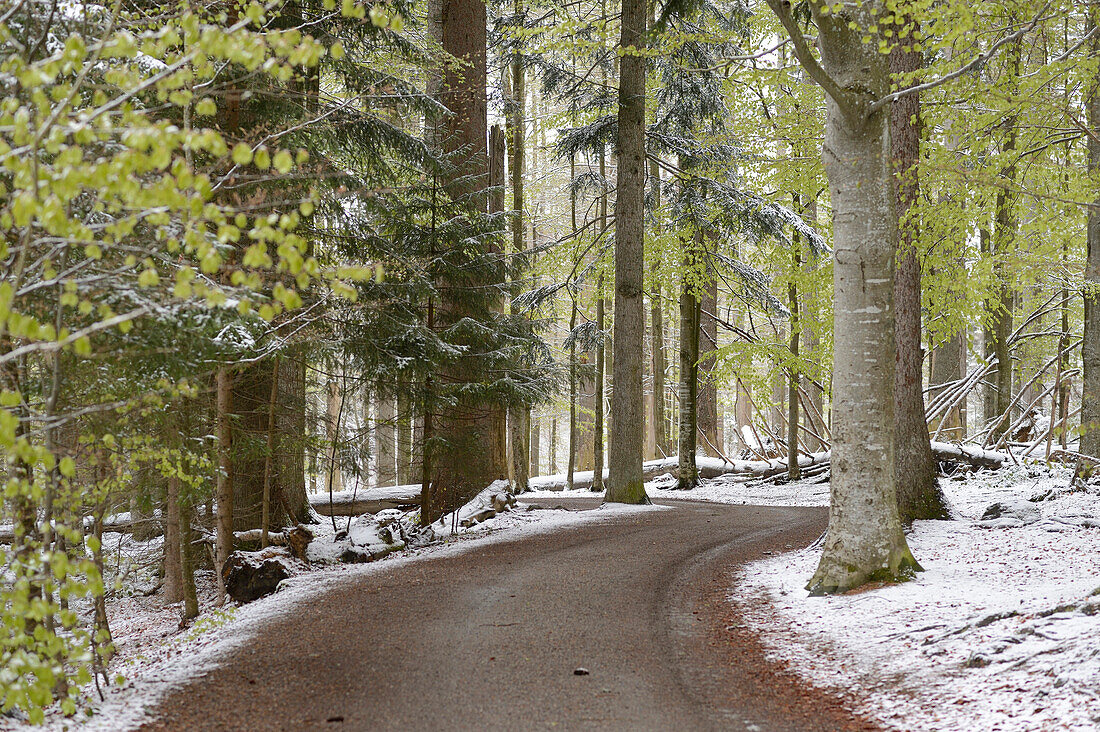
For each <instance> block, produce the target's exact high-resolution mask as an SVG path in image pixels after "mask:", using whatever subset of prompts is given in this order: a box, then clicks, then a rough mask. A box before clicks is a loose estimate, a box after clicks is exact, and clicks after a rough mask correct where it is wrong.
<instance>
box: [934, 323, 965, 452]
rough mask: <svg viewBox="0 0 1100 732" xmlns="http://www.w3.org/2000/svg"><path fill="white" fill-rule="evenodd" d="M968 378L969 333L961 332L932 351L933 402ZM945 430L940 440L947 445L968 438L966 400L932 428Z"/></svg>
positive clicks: (949, 411)
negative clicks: (964, 378)
mask: <svg viewBox="0 0 1100 732" xmlns="http://www.w3.org/2000/svg"><path fill="white" fill-rule="evenodd" d="M965 375H966V331H965V330H961V329H960V330H959V331H958V332H957V333H955V334H954V335H952V336H951V337H950V338H948V339H947V340H946V341H944V342H943V343H941V344H939V345H938V346H936V347H934V348H933V349H932V377H931V379H929V386H930V387H931V390H930V391H929V392H928V396H929V399H935V398H936V397H938V396H940V394H942V393H943V390H944V388H945V386H946V385H947V384H951V383H954V382H957V381H958V380H959V379H961V378H963V376H965ZM940 426H942V427H943V431H942V432H941V433H940V437H941V438H942V439H943V440H946V441H952V440H962V439H964V438H965V437H966V400H965V399H963V400H962V401H961V402H960V403H959V405H958V406H957V407H953V408H951V409H950V410H948V412H947V413H946V414H945V415H944V416H943V417H941V418H940V420H939V421H938V422H936V423H935V424H933V425H932V428H933V429H937V428H939V427H940Z"/></svg>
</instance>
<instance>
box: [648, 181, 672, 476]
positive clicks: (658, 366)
mask: <svg viewBox="0 0 1100 732" xmlns="http://www.w3.org/2000/svg"><path fill="white" fill-rule="evenodd" d="M649 183H650V186H651V190H652V194H651V195H652V198H653V207H654V209H655V216H656V217H657V223H656V225H655V227H654V229H655V232H656V233H657V234H660V233H661V221H660V208H661V166H660V165H658V163H657V161H656V160H650V161H649ZM650 280H651V283H652V284H651V285H650V296H649V317H650V336H649V342H650V356H651V357H652V359H653V363H652V370H653V412H652V420H653V443H654V448H655V453H656V454H655V455H654V456H653V457H654V458H663V457H668V447H669V446H668V429H667V427H666V424H665V324H664V312H663V310H662V307H663V303H662V293H661V271H660V258H659V257H654V258H653V263H652V265H651V267H650Z"/></svg>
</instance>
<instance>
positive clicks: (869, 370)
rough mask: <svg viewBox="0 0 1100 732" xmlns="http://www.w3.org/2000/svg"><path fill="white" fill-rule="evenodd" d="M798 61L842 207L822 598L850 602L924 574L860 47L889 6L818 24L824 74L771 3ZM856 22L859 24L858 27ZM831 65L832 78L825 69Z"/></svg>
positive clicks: (879, 72)
mask: <svg viewBox="0 0 1100 732" xmlns="http://www.w3.org/2000/svg"><path fill="white" fill-rule="evenodd" d="M768 4H769V6H770V7H771V8H772V10H773V11H774V12H775V13H776V14H777V15H778V16H779V17H780V19H781V20H782V22H783V24H784V27H785V28H786V30H787V32H788V34H789V35H791V37H792V38H793V39H794V43H793V45H794V48H795V51H796V52H797V54H798V58H799V61H800V62H801V63H802V65H803V66H804V67H806V68H807V71H808V72H809V73H810V75H811V76H814V78H815V80H816V81H818V83H820V84H822V86H823V87H825V90H826V125H825V144H824V162H825V172H826V174H827V176H828V178H829V190H830V194H831V200H832V204H833V231H834V237H835V249H834V254H833V257H834V260H833V288H834V318H835V321H834V333H835V341H834V343H835V356H834V378H833V412H832V414H833V425H832V427H833V430H832V480H831V501H830V508H829V529H828V532H827V533H826V536H825V546H824V551H823V552H822V556H821V561H820V563H819V565H818V568H817V571H816V572H815V573H814V576H813V578H812V579H811V580H810V582H809V585H808V589H809V590H810V591H811V592H812V593H814V594H824V593H833V592H844V591H846V590H848V589H851V588H853V587H857V586H859V585H861V584H863V583H865V582H868V581H872V580H893V579H899V578H904V577H906V576H907V575H909V574H910V573H911V572H912V571H914V570H916V569H918V565H917V563H916V560H915V559H914V558H913V555H912V553H911V552H910V551H909V547H908V546H907V544H906V541H905V535H904V534H903V533H902V528H901V521H900V519H899V517H898V510H897V496H896V494H895V475H894V450H895V446H894V365H895V364H894V360H895V344H894V320H893V318H894V269H895V257H896V254H897V251H896V250H897V226H896V223H895V222H896V216H897V211H896V209H895V202H894V196H893V183H892V177H891V171H890V157H891V150H890V134H889V108H888V107H886V108H883V107H881V106H880V107H878V108H877V109H872V104H873V103H874V101H875V100H877V99H880V98H882V97H884V96H886V95H887V94H888V93H889V89H890V76H889V65H888V62H887V59H886V57H885V56H884V55H882V54H881V53H879V51H878V45H877V44H876V43H874V42H872V43H869V44H864V43H862V42H861V36H862V34H863V31H861V30H859V29H860V28H867V27H870V26H871V25H872V24H873V23H874V17H875V16H874V15H872V12H871V11H872V10H874V11H875V12H876V13H879V14H881V13H884V12H885V7H884V4H883V3H881V2H874V3H865V4H864V5H863V6H862V7H859V8H854V7H852V6H845V9H844V11H843V12H839V13H835V14H833V13H830V14H828V15H823V14H821V12H820V9H819V7H818V6H817V5H815V4H811V10H812V12H813V16H814V20H815V21H816V23H817V26H818V44H819V48H820V51H821V66H818V64H817V62H816V61H815V59H814V58H813V56H812V54H811V53H810V51H809V49H808V48H806V47H805V45H804V41H803V40H802V28H801V26H800V25H799V23H798V22H797V21H795V19H794V18H793V16H792V15H791V14H790V13H791V11H790V8H789V6H787V5H786V4H784V3H783V2H782V0H768ZM849 23H852V24H854V25H853V26H852V27H849ZM822 67H823V68H822Z"/></svg>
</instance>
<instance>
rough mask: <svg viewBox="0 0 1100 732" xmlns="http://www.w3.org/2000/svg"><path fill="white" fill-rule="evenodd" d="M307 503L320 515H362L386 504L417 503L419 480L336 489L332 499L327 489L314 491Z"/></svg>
mask: <svg viewBox="0 0 1100 732" xmlns="http://www.w3.org/2000/svg"><path fill="white" fill-rule="evenodd" d="M309 505H310V506H312V507H313V510H314V511H316V512H317V513H319V514H321V515H322V516H362V515H363V514H365V513H378V512H379V511H382V510H385V509H387V508H409V507H411V506H419V505H420V484H419V483H415V484H412V485H394V486H386V487H384V488H361V489H358V490H347V491H338V492H336V493H333V494H332V497H331V499H330V498H329V494H328V493H314V494H311V495H310V496H309Z"/></svg>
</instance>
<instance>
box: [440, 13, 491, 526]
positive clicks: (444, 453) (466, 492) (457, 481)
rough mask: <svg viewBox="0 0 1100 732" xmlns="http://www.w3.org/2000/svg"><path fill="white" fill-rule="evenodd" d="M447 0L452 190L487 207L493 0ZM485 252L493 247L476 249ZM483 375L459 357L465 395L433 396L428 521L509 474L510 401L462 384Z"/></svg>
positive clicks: (446, 312)
mask: <svg viewBox="0 0 1100 732" xmlns="http://www.w3.org/2000/svg"><path fill="white" fill-rule="evenodd" d="M439 2H440V7H439V9H438V16H436V15H435V8H434V7H433V8H432V9H431V12H429V16H430V17H429V26H430V28H429V30H430V32H431V33H432V34H433V35H434V36H435V38H436V39H437V40H438V41H439V43H440V46H441V48H442V49H443V51H444V52H445V53H448V54H450V55H451V56H453V57H454V58H456V59H458V60H459V61H460V62H461V63H460V64H457V65H456V64H448V65H447V66H446V69H445V73H444V75H443V78H442V79H441V80H440V83H439V88H438V99H439V101H440V102H441V103H442V104H443V105H444V106H445V107H446V108H447V109H448V110H449V111H450V112H451V114H450V116H448V117H447V118H446V120H445V121H444V122H443V123H442V125H441V134H440V135H439V142H440V144H441V145H442V147H443V152H444V153H445V154H448V155H450V156H451V160H452V162H453V163H454V164H455V169H454V173H453V175H449V177H448V180H447V181H445V188H446V189H447V191H448V193H449V194H450V196H451V197H452V198H454V199H456V200H466V201H469V202H470V205H471V206H472V207H473V208H475V209H478V210H480V211H485V210H487V208H488V200H487V198H486V197H485V194H484V191H485V186H486V183H487V180H486V178H487V174H488V173H489V169H488V168H489V164H488V150H487V139H486V138H487V133H488V125H487V117H486V104H487V100H486V86H487V82H488V79H487V73H486V47H485V42H486V9H485V2H484V0H439ZM501 172H503V171H501ZM484 253H488V249H487V250H486V251H485V252H480V253H479V252H475V253H473V254H472V256H475V257H476V256H479V255H480V254H484ZM483 284H486V285H489V284H495V283H488V282H487V283H483ZM468 311H469V306H468V305H467V304H466V303H464V302H462V300H461V298H459V297H455V296H451V295H447V296H445V297H444V298H443V300H442V301H441V302H440V303H439V313H438V315H439V319H440V321H441V324H442V322H444V321H445V322H456V321H458V320H459V319H460V318H462V317H465V316H467V315H468V314H469V312H468ZM483 377H484V375H483V374H480V373H477V370H476V366H475V365H474V362H472V361H468V360H466V359H459V361H458V363H456V364H455V365H454V366H452V367H449V368H448V369H447V373H445V374H442V376H441V378H440V379H439V382H438V383H439V385H440V386H443V385H446V386H447V387H448V388H451V389H456V390H458V391H459V393H460V396H459V397H458V398H457V399H456V400H455V401H454V402H453V403H444V402H442V401H441V400H440V401H436V400H432V401H433V403H434V404H435V408H436V409H437V410H438V413H437V414H436V415H434V417H432V418H431V426H432V429H433V431H434V434H431V435H428V434H426V435H425V436H426V438H427V440H426V445H430V446H431V450H432V453H433V454H431V455H428V454H427V453H426V454H425V459H424V462H425V465H426V467H430V468H431V470H430V472H429V475H428V480H427V481H426V482H425V483H424V490H423V500H422V504H421V521H422V522H423V523H425V524H428V523H431V522H432V521H434V520H435V519H437V518H439V517H440V516H442V515H443V514H444V513H446V512H447V511H450V510H454V509H455V508H457V507H459V506H461V505H462V504H463V503H465V502H466V500H468V499H469V498H470V497H472V496H474V495H475V494H477V492H478V491H480V490H481V489H482V488H484V487H485V486H486V485H488V484H489V483H490V482H492V481H493V480H495V479H497V478H503V477H506V476H507V473H508V468H507V460H506V455H505V453H506V450H505V439H504V438H505V434H506V425H505V420H504V410H503V408H502V407H501V405H500V404H499V403H497V402H496V401H495V400H493V399H492V398H490V399H484V398H474V397H473V396H467V395H466V394H468V393H469V392H466V391H463V390H461V385H463V384H467V383H473V382H476V381H479V380H480V379H482V378H483ZM428 418H429V415H428V413H427V410H425V419H426V420H427V419H428ZM425 432H426V433H427V432H428V430H427V425H426V427H425ZM425 472H428V471H427V470H426V471H425Z"/></svg>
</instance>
